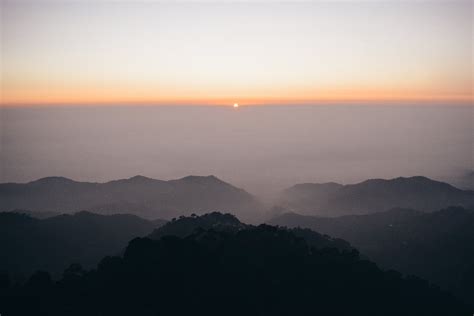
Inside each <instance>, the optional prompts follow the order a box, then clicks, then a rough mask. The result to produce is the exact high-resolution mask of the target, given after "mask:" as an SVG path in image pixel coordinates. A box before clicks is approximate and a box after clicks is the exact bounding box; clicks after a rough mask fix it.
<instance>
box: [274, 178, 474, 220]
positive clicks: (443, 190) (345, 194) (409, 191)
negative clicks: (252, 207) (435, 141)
mask: <svg viewBox="0 0 474 316" xmlns="http://www.w3.org/2000/svg"><path fill="white" fill-rule="evenodd" d="M277 204H278V205H280V206H282V207H284V208H286V209H288V210H291V211H293V212H296V213H299V214H305V215H319V216H340V215H350V214H369V213H375V212H381V211H387V210H390V209H392V208H410V209H415V210H419V211H424V212H431V211H436V210H439V209H442V208H446V207H449V206H465V207H471V206H474V191H469V190H461V189H458V188H455V187H453V186H451V185H449V184H447V183H444V182H438V181H434V180H431V179H428V178H425V177H419V176H418V177H409V178H402V177H400V178H395V179H390V180H385V179H371V180H366V181H364V182H361V183H357V184H350V185H342V184H338V183H322V184H317V183H303V184H297V185H294V186H292V187H290V188H288V189H286V190H284V191H283V192H282V193H281V194H280V196H279V200H278V203H277Z"/></svg>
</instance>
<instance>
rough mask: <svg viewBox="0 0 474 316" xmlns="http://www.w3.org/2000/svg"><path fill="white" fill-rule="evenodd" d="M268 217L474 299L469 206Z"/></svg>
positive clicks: (473, 228)
mask: <svg viewBox="0 0 474 316" xmlns="http://www.w3.org/2000/svg"><path fill="white" fill-rule="evenodd" d="M270 223H271V224H272V225H281V226H288V227H304V228H309V229H312V230H315V231H318V232H320V233H324V234H328V235H330V236H333V237H338V238H342V239H344V240H347V241H349V242H350V243H351V244H352V245H353V246H354V247H356V248H357V249H358V250H360V252H361V253H362V254H364V255H366V256H367V257H368V258H370V260H373V261H374V262H376V263H377V265H379V266H380V267H382V268H384V269H394V270H397V271H400V272H402V273H405V274H413V275H417V276H420V277H422V278H424V279H426V280H429V281H430V282H433V283H435V284H438V285H440V286H441V287H442V288H443V289H446V290H449V291H451V292H452V293H455V294H456V295H457V296H458V297H460V298H462V299H463V300H465V301H466V302H472V303H474V209H465V208H461V207H450V208H447V209H443V210H440V211H437V212H432V213H422V212H419V211H414V210H409V209H393V210H390V211H387V212H380V213H375V214H369V215H350V216H341V217H336V218H325V217H314V216H302V215H298V214H294V213H288V214H284V215H281V216H279V217H277V218H274V219H273V220H271V221H270Z"/></svg>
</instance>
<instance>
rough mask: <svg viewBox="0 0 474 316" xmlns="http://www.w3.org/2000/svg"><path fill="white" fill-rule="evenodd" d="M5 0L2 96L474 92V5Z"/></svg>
mask: <svg viewBox="0 0 474 316" xmlns="http://www.w3.org/2000/svg"><path fill="white" fill-rule="evenodd" d="M0 5H1V103H2V104H4V105H5V104H64V103H66V104H98V103H156V104H160V103H161V104H180V103H182V104H194V103H196V104H230V103H233V102H239V103H242V104H263V103H273V104H275V103H313V102H321V101H322V102H341V101H342V102H348V101H364V102H365V101H377V102H380V101H397V102H399V101H401V102H404V101H406V102H413V101H424V102H430V103H433V102H442V103H446V102H464V103H471V102H472V100H473V71H474V69H473V57H472V56H473V55H472V54H473V51H472V50H473V4H472V1H437V2H434V1H378V2H375V1H370V2H360V1H351V2H340V1H331V2H284V3H276V2H259V3H253V2H252V3H251V2H231V3H229V2H228V3H221V4H217V3H200V2H199V3H196V2H194V3H192V2H179V3H176V2H175V3H173V2H152V1H137V2H131V1H130V2H114V1H53V2H43V1H21V0H20V1H18V0H17V1H6V0H2V1H1V2H0Z"/></svg>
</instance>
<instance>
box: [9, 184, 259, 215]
mask: <svg viewBox="0 0 474 316" xmlns="http://www.w3.org/2000/svg"><path fill="white" fill-rule="evenodd" d="M0 205H1V209H0V210H2V211H12V210H16V209H24V210H29V211H43V212H44V211H48V212H59V213H73V212H77V211H84V210H85V211H91V212H94V213H99V214H116V213H129V214H134V215H138V216H140V217H143V218H149V219H155V218H163V219H171V218H173V217H177V216H180V215H190V214H191V213H196V214H203V213H207V212H211V211H217V210H219V211H227V212H232V213H233V214H236V215H238V216H239V217H241V218H242V219H245V220H250V219H252V220H253V219H255V218H258V217H259V212H260V211H261V208H262V207H261V205H260V203H259V202H258V201H257V199H256V198H255V197H253V196H252V195H251V194H249V193H247V192H245V191H244V190H242V189H239V188H236V187H234V186H232V185H230V184H228V183H226V182H224V181H222V180H220V179H218V178H216V177H215V176H204V177H203V176H188V177H185V178H182V179H177V180H169V181H163V180H156V179H151V178H147V177H143V176H135V177H132V178H129V179H122V180H116V181H110V182H106V183H90V182H77V181H73V180H71V179H67V178H63V177H48V178H42V179H39V180H36V181H32V182H29V183H3V184H0Z"/></svg>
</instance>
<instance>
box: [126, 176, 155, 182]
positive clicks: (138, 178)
mask: <svg viewBox="0 0 474 316" xmlns="http://www.w3.org/2000/svg"><path fill="white" fill-rule="evenodd" d="M127 180H130V181H149V180H155V179H152V178H148V177H145V176H142V175H136V176H133V177H131V178H128V179H127Z"/></svg>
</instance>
